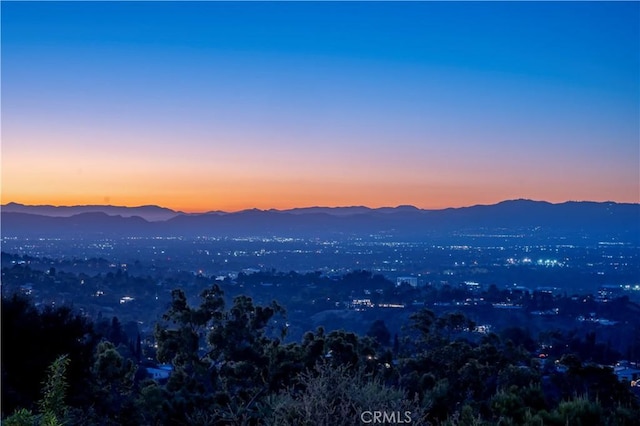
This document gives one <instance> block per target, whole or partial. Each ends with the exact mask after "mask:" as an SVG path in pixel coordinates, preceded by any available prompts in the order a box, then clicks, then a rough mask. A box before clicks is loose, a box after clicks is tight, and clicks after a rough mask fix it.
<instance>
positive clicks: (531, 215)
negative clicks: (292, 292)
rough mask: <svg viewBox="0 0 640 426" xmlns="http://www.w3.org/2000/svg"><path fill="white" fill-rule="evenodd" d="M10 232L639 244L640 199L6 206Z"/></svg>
mask: <svg viewBox="0 0 640 426" xmlns="http://www.w3.org/2000/svg"><path fill="white" fill-rule="evenodd" d="M2 232H3V235H4V236H5V237H29V236H42V237H48V236H55V237H65V236H74V237H76V236H90V235H101V236H105V237H122V236H152V235H159V236H186V237H188V236H248V235H253V236H261V235H268V236H274V235H277V236H287V237H330V238H348V237H353V236H356V237H371V236H377V237H384V238H403V239H423V238H428V237H461V238H467V239H468V238H475V239H483V238H485V239H486V238H502V239H504V238H523V239H528V240H541V239H548V238H550V237H551V238H563V239H570V240H577V241H583V240H584V239H585V238H586V239H592V238H593V239H604V240H603V241H609V242H625V243H631V244H638V242H639V241H640V204H622V203H613V202H586V201H585V202H566V203H561V204H551V203H548V202H543V201H531V200H511V201H504V202H501V203H498V204H494V205H478V206H472V207H463V208H449V209H443V210H421V209H418V208H416V207H412V206H400V207H395V208H390V207H386V208H378V209H371V208H367V207H339V208H323V207H312V208H299V209H291V210H256V209H253V210H244V211H240V212H235V213H225V212H219V211H216V212H209V213H202V214H185V213H182V212H177V211H173V210H170V209H166V208H162V207H157V206H141V207H117V206H73V207H54V206H25V205H21V204H16V203H9V204H6V205H3V206H2Z"/></svg>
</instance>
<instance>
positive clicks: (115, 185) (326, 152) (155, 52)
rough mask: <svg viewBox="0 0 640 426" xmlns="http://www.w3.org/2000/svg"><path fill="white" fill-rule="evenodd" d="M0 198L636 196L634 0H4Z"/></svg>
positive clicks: (638, 51) (200, 204)
mask: <svg viewBox="0 0 640 426" xmlns="http://www.w3.org/2000/svg"><path fill="white" fill-rule="evenodd" d="M0 7H1V8H2V22H1V23H2V34H1V35H2V39H1V42H2V69H1V71H2V117H1V118H2V151H1V154H2V203H7V202H10V201H14V202H20V203H25V204H54V205H70V204H104V203H109V204H114V205H129V206H134V205H143V204H158V205H162V206H166V207H170V208H174V209H179V210H183V211H208V210H216V209H220V210H227V211H234V210H240V209H245V208H253V207H257V208H289V207H304V206H313V205H323V206H345V205H367V206H370V207H379V206H396V205H400V204H413V205H415V206H418V207H422V208H442V207H449V206H468V205H473V204H490V203H494V202H498V201H501V200H504V199H513V198H531V199H537V200H547V201H551V202H562V201H567V200H593V201H605V200H612V201H619V202H640V77H639V76H640V65H639V63H640V3H638V2H629V3H618V2H615V3H574V2H569V3H557V2H542V3H540V2H535V3H511V2H509V3H483V2H478V3H475V2H474V3H414V2H412V3H360V2H353V3H329V2H325V3H307V2H299V3H245V2H235V3H219V2H211V3H209V2H196V3H168V2H162V3H155V2H140V3H133V2H132V3H129V2H117V3H116V2H111V3H97V2H80V3H78V2H71V3H54V2H44V3H32V2H6V1H3V2H2V3H1V6H0Z"/></svg>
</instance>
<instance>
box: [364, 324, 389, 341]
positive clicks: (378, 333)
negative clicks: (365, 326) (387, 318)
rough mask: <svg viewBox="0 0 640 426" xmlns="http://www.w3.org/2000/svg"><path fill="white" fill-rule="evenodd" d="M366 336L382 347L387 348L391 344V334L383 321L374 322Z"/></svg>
mask: <svg viewBox="0 0 640 426" xmlns="http://www.w3.org/2000/svg"><path fill="white" fill-rule="evenodd" d="M367 336H369V337H372V338H373V339H374V340H375V341H376V342H378V344H379V345H382V346H389V344H390V343H391V333H390V332H389V329H388V328H387V326H386V324H385V323H384V321H383V320H375V321H374V322H373V324H371V327H370V328H369V331H367Z"/></svg>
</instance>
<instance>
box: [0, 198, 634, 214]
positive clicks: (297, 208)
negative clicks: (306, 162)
mask: <svg viewBox="0 0 640 426" xmlns="http://www.w3.org/2000/svg"><path fill="white" fill-rule="evenodd" d="M514 201H530V202H536V203H547V204H552V205H558V204H566V203H599V204H606V203H614V204H640V201H638V202H628V201H614V200H600V201H599V200H564V201H560V202H552V201H548V200H538V199H531V198H507V199H503V200H500V201H496V202H488V203H476V204H468V205H460V206H448V207H434V208H428V207H419V206H416V205H414V204H398V205H396V206H387V205H385V206H379V207H371V206H367V205H363V204H360V205H336V206H326V205H325V206H322V205H310V206H298V207H289V208H275V207H270V208H258V207H247V208H244V209H239V210H221V209H212V210H203V211H189V209H174V208H171V207H166V206H162V205H159V204H141V205H116V204H72V205H68V204H67V205H63V204H59V205H55V204H24V203H19V202H15V201H9V202H7V203H2V204H0V208H5V207H7V206H9V205H11V204H13V205H19V206H23V207H49V208H62V209H64V208H77V207H112V208H124V209H139V208H146V207H152V208H160V209H166V210H170V211H172V212H175V213H182V214H193V215H197V214H208V213H227V214H229V213H240V212H245V211H256V210H257V211H263V212H268V211H279V212H286V211H291V210H310V209H354V208H362V209H369V210H378V209H398V208H403V207H408V208H414V209H417V210H448V209H458V208H470V207H479V206H493V205H497V204H502V203H505V202H514Z"/></svg>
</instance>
